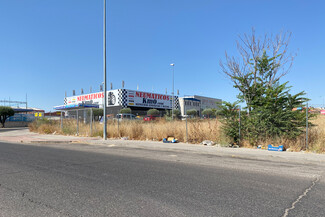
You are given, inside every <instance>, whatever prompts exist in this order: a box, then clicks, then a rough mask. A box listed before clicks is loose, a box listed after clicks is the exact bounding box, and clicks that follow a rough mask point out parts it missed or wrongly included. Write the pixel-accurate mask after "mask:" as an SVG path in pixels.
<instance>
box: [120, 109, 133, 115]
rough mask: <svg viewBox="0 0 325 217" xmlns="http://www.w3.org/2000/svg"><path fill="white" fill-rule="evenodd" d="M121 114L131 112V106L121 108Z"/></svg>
mask: <svg viewBox="0 0 325 217" xmlns="http://www.w3.org/2000/svg"><path fill="white" fill-rule="evenodd" d="M120 113H121V114H130V113H131V109H130V108H123V109H121V110H120Z"/></svg>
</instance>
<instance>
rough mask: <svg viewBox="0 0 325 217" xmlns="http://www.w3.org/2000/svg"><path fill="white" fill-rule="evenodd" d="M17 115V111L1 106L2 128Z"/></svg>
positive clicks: (0, 119) (0, 121)
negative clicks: (9, 119)
mask: <svg viewBox="0 0 325 217" xmlns="http://www.w3.org/2000/svg"><path fill="white" fill-rule="evenodd" d="M14 114H15V111H14V110H13V109H12V108H11V107H8V106H0V123H1V127H2V128H4V127H5V122H6V120H7V118H9V117H11V116H13V115H14Z"/></svg>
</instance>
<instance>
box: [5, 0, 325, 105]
mask: <svg viewBox="0 0 325 217" xmlns="http://www.w3.org/2000/svg"><path fill="white" fill-rule="evenodd" d="M324 8H325V1H323V0H308V1H307V0H305V1H303V0H245V1H243V0H227V1H225V0H154V1H153V0H107V76H108V80H107V82H108V84H110V83H113V89H118V88H121V87H122V80H124V81H125V88H126V89H132V90H136V88H137V86H139V90H141V91H148V92H152V91H153V92H155V93H165V90H166V88H167V91H168V94H171V91H172V67H171V66H170V64H171V63H174V64H175V66H174V70H175V71H174V72H175V78H174V82H175V93H176V90H177V89H178V90H179V94H180V96H186V95H194V94H195V95H203V96H208V97H214V98H219V99H222V100H224V101H230V102H233V101H236V95H237V94H238V92H237V90H236V89H235V88H234V87H233V84H232V83H231V82H230V80H229V79H228V78H227V77H225V75H223V74H222V72H221V69H220V66H219V61H220V60H221V61H222V60H224V59H225V51H227V53H228V54H230V55H233V56H235V57H238V56H239V54H238V52H237V50H236V40H238V36H239V35H243V34H245V33H246V34H249V33H250V32H251V29H252V27H254V28H255V30H256V35H261V36H262V35H264V34H265V33H267V34H278V33H279V32H281V31H284V32H286V31H288V32H291V33H292V36H291V41H290V45H289V51H290V52H292V53H294V54H297V56H296V58H295V60H294V63H293V66H292V68H291V70H290V72H289V74H288V75H286V76H285V77H284V78H283V79H282V81H289V84H290V85H291V86H292V93H298V92H300V91H305V92H307V94H308V98H310V99H311V101H310V104H314V105H322V104H323V101H324V98H325V91H324V85H323V83H324V81H325V55H324V51H325V13H324ZM0 81H1V83H0V100H9V99H10V100H15V101H25V99H26V94H27V99H28V106H31V107H36V108H41V109H45V110H46V111H53V107H54V106H57V105H62V104H63V102H64V96H65V92H67V95H68V96H71V95H72V90H76V94H77V95H78V94H80V91H81V88H83V89H84V91H85V93H89V91H90V87H92V90H93V92H96V91H99V85H100V84H101V83H102V82H103V0H0ZM108 88H110V85H108ZM2 105H3V103H2Z"/></svg>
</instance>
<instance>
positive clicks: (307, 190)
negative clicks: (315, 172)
mask: <svg viewBox="0 0 325 217" xmlns="http://www.w3.org/2000/svg"><path fill="white" fill-rule="evenodd" d="M319 179H320V178H319V177H317V178H316V179H315V180H314V181H313V182H312V184H311V186H310V187H309V188H307V189H306V190H305V191H304V193H302V194H301V195H300V196H299V197H298V198H297V200H295V201H294V202H293V203H292V205H291V207H290V208H287V209H286V210H285V211H284V215H283V217H286V216H288V214H289V211H290V210H293V209H294V208H295V205H296V203H298V202H299V201H300V200H301V199H302V198H303V197H305V196H306V195H307V193H308V192H309V191H310V190H311V189H312V188H313V187H314V186H315V185H316V183H317V182H318V181H319Z"/></svg>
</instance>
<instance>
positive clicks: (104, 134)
mask: <svg viewBox="0 0 325 217" xmlns="http://www.w3.org/2000/svg"><path fill="white" fill-rule="evenodd" d="M103 34H104V37H103V38H104V39H103V40H104V41H103V48H104V53H103V54H104V55H103V56H104V105H103V110H104V112H103V115H104V128H103V131H104V132H103V139H104V140H107V119H106V105H107V102H106V101H107V96H106V95H107V84H106V0H104V31H103Z"/></svg>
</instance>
